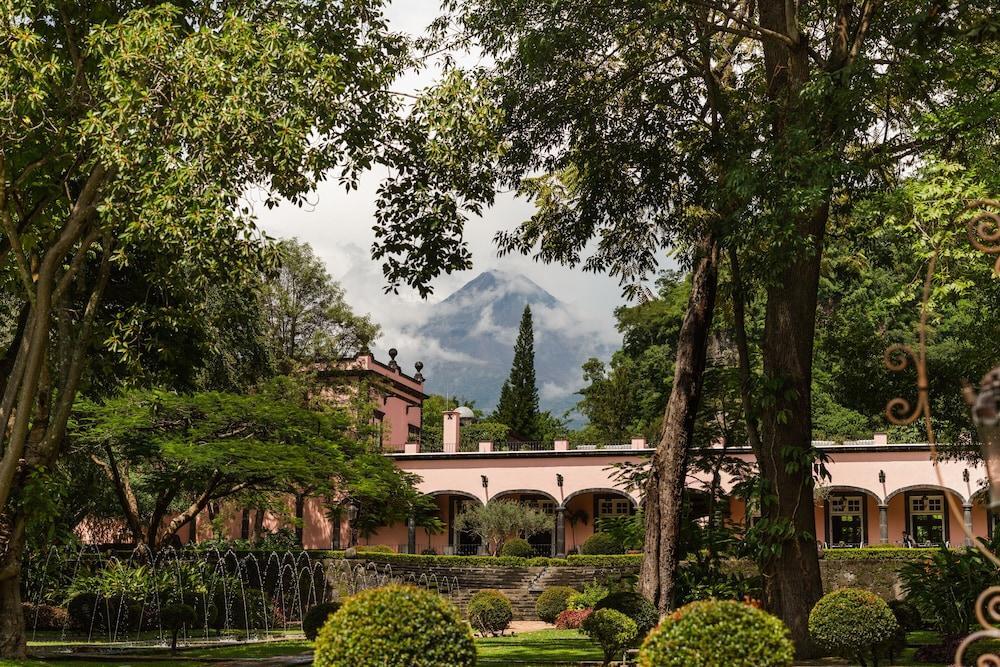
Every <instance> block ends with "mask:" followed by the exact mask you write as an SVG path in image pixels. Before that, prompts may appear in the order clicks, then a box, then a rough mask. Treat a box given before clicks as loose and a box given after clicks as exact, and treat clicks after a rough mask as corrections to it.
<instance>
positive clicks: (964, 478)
mask: <svg viewBox="0 0 1000 667" xmlns="http://www.w3.org/2000/svg"><path fill="white" fill-rule="evenodd" d="M962 481H963V482H968V481H969V469H968V468H966V469H965V470H963V471H962Z"/></svg>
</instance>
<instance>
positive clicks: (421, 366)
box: [413, 361, 424, 382]
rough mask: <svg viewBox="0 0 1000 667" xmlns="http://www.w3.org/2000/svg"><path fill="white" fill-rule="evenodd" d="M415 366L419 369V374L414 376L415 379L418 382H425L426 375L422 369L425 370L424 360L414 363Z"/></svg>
mask: <svg viewBox="0 0 1000 667" xmlns="http://www.w3.org/2000/svg"><path fill="white" fill-rule="evenodd" d="M413 367H414V368H416V369H417V374H416V375H414V376H413V379H414V380H416V381H417V382H423V381H424V375H423V373H421V372H420V371H422V370H424V362H422V361H418V362H417V363H415V364H413Z"/></svg>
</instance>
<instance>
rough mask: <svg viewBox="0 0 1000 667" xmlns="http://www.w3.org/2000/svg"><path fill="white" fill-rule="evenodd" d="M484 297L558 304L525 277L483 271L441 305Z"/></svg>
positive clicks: (542, 289)
mask: <svg viewBox="0 0 1000 667" xmlns="http://www.w3.org/2000/svg"><path fill="white" fill-rule="evenodd" d="M484 296H485V297H488V298H489V299H491V300H493V301H496V300H500V299H504V298H505V297H512V298H515V299H518V300H522V301H524V302H525V303H526V304H527V305H533V304H542V305H545V306H555V305H556V304H558V303H559V300H558V299H556V298H555V297H554V296H552V295H551V294H549V293H548V292H547V291H545V289H544V288H542V287H541V286H540V285H538V283H536V282H535V281H533V280H531V279H530V278H528V277H527V276H524V275H521V274H519V273H508V272H507V271H501V270H499V269H490V270H489V271H483V272H482V273H480V274H479V275H478V276H476V277H475V278H473V279H472V280H470V281H469V282H467V283H465V285H463V286H462V287H461V288H459V289H458V290H456V291H455V292H453V293H452V294H451V295H449V296H448V298H446V299H444V301H442V303H452V304H454V303H456V302H461V301H466V300H472V299H475V300H479V299H481V298H483V297H484Z"/></svg>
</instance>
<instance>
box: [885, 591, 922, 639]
mask: <svg viewBox="0 0 1000 667" xmlns="http://www.w3.org/2000/svg"><path fill="white" fill-rule="evenodd" d="M889 609H891V610H892V614H893V616H895V617H896V623H898V624H899V627H900V628H902V630H903V631H904V632H913V631H914V630H923V629H925V628H924V621H923V619H922V618H920V611H919V610H918V609H917V608H916V606H914V604H913V603H912V602H910V601H909V600H907V599H906V598H902V599H898V598H897V599H895V600H889Z"/></svg>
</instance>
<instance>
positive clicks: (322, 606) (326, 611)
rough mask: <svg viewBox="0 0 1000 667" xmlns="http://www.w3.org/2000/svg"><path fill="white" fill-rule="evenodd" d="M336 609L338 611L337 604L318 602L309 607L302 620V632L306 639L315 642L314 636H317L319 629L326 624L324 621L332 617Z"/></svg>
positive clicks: (338, 604) (338, 605)
mask: <svg viewBox="0 0 1000 667" xmlns="http://www.w3.org/2000/svg"><path fill="white" fill-rule="evenodd" d="M338 609H340V603H339V602H320V603H319V604H317V605H314V606H313V607H311V608H310V609H309V611H307V612H306V615H305V618H303V619H302V632H303V633H304V634H305V636H306V639H308V640H309V641H315V639H316V635H318V634H319V629H320V628H322V627H323V624H324V623H326V619H328V618H330V617H331V616H333V614H335V613H336V611H337V610H338Z"/></svg>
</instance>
